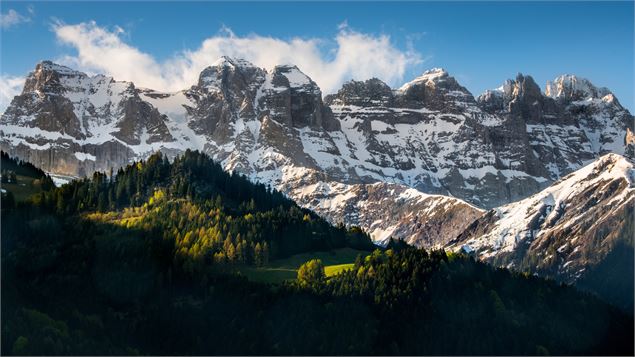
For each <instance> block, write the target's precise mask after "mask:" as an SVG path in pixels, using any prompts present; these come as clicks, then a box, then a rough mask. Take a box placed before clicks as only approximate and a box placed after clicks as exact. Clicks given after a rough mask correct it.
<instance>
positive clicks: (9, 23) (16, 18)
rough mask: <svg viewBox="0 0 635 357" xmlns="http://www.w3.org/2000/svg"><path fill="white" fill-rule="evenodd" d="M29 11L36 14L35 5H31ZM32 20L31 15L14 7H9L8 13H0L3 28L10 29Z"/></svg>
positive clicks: (0, 24)
mask: <svg viewBox="0 0 635 357" xmlns="http://www.w3.org/2000/svg"><path fill="white" fill-rule="evenodd" d="M28 12H29V14H30V15H33V14H34V10H33V7H31V6H29V7H28ZM30 21H31V17H30V16H24V15H22V14H20V13H19V12H17V11H15V10H13V9H9V11H7V13H5V14H2V13H0V28H2V29H8V28H11V27H13V26H17V25H19V24H21V23H25V22H30Z"/></svg>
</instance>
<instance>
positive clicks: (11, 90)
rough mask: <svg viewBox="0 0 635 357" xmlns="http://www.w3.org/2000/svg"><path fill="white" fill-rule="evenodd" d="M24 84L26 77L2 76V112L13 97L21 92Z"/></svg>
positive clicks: (0, 104) (0, 110)
mask: <svg viewBox="0 0 635 357" xmlns="http://www.w3.org/2000/svg"><path fill="white" fill-rule="evenodd" d="M23 86H24V77H14V76H7V75H1V76H0V113H4V110H5V109H6V108H7V107H8V106H9V104H10V103H11V100H12V99H13V97H14V96H16V95H18V94H19V93H20V91H21V90H22V87H23Z"/></svg>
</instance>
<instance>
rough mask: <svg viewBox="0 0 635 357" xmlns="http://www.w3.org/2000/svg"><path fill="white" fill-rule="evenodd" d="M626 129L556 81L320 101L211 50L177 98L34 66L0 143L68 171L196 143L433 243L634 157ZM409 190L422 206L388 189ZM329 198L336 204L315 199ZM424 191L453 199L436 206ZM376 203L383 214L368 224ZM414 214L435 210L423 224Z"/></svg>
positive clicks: (350, 90)
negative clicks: (485, 215)
mask: <svg viewBox="0 0 635 357" xmlns="http://www.w3.org/2000/svg"><path fill="white" fill-rule="evenodd" d="M571 83H575V85H574V84H571ZM579 83H583V84H584V85H580V84H579ZM632 125H633V116H631V115H630V113H628V112H627V111H626V110H624V109H623V108H622V107H621V105H620V104H619V102H618V101H617V99H615V98H614V96H613V95H612V94H610V92H609V91H608V90H605V89H597V88H595V87H593V86H592V85H591V84H590V83H588V81H583V80H579V79H576V78H575V77H571V76H563V77H559V78H558V79H556V80H555V81H554V83H552V84H549V86H548V87H547V90H546V94H542V92H541V91H540V88H539V87H538V86H537V85H536V84H535V83H534V82H533V80H532V79H531V77H528V76H522V75H519V76H518V77H517V78H516V79H515V80H509V81H507V82H505V84H504V85H503V86H502V87H501V88H500V89H498V90H494V91H488V92H486V93H485V94H483V95H481V96H479V97H478V98H476V99H475V98H474V97H473V96H472V94H470V93H469V92H468V91H467V90H466V89H465V88H464V87H462V86H461V85H460V84H459V83H458V82H457V81H456V79H454V78H453V77H452V76H450V75H449V74H448V73H447V72H446V71H445V70H442V69H433V70H430V71H427V72H425V73H424V74H422V75H421V76H420V77H418V78H416V79H414V80H413V81H411V82H409V83H406V84H405V85H403V86H402V87H401V88H399V89H391V88H390V87H389V86H387V85H386V84H385V83H383V82H381V81H380V80H378V79H370V80H367V81H363V82H357V81H351V82H349V83H346V84H345V85H344V86H343V87H342V89H341V90H340V91H338V93H336V94H333V95H330V96H326V97H325V98H324V99H323V97H322V93H321V91H320V89H319V87H318V86H317V85H316V84H315V82H313V81H312V80H311V79H310V78H308V77H307V76H306V75H304V74H303V73H302V72H301V70H300V69H298V68H297V67H295V66H291V65H282V66H277V67H275V68H273V69H272V70H269V71H268V70H264V69H261V68H258V67H256V66H254V65H252V64H251V63H249V62H246V61H243V60H238V59H232V58H227V57H223V58H221V59H220V60H218V61H217V62H215V63H214V64H212V65H211V66H210V67H208V68H206V69H205V70H203V71H202V72H201V74H200V77H199V80H198V82H197V83H195V84H194V85H193V86H192V87H190V88H189V89H185V90H183V91H180V92H176V93H162V92H158V91H155V90H152V89H144V88H137V87H135V86H134V84H132V83H128V82H119V81H115V80H114V79H112V78H109V77H104V76H94V77H90V76H87V75H85V74H83V73H80V72H77V71H73V70H71V69H69V68H66V67H62V66H58V65H55V64H53V63H51V62H42V63H41V64H39V65H38V66H37V67H36V69H35V71H34V72H32V73H31V74H30V76H29V77H28V79H27V82H26V84H25V88H24V90H23V92H22V94H21V95H19V96H17V97H15V99H14V100H13V102H12V103H11V105H10V107H9V108H8V109H7V110H6V111H5V113H4V114H3V115H2V117H1V118H0V131H1V134H2V138H1V140H0V147H1V148H2V149H3V150H5V151H8V152H9V153H11V154H13V155H16V156H18V157H20V158H22V159H25V160H28V161H31V162H33V163H34V164H36V165H39V166H41V167H42V168H44V169H45V170H47V171H50V172H54V173H58V174H67V175H75V176H82V175H87V174H90V173H91V172H93V171H95V170H108V169H109V168H110V167H118V166H121V165H124V164H127V163H129V162H130V161H133V160H137V159H141V158H144V157H146V156H148V155H149V154H150V153H151V152H153V151H157V150H161V151H163V152H165V153H167V154H169V155H175V154H177V153H179V152H182V151H184V150H186V149H188V148H189V149H197V150H201V151H204V152H206V153H208V154H209V155H210V156H212V157H213V158H214V159H216V160H218V161H219V162H222V164H223V165H224V167H225V168H226V169H227V170H237V171H239V172H242V173H244V174H245V175H248V176H249V177H251V178H252V179H253V180H257V181H261V182H265V183H268V184H271V185H272V186H274V187H276V188H278V189H280V190H282V191H283V192H285V193H287V194H288V195H289V196H290V197H292V198H293V199H296V200H297V201H298V202H300V203H301V204H303V205H304V206H305V207H308V208H311V209H314V210H316V211H318V212H320V213H321V214H322V215H324V216H325V217H327V218H328V219H330V220H331V221H333V222H338V221H341V220H344V221H345V223H348V224H359V225H361V226H362V227H363V228H365V229H368V230H370V231H373V232H376V234H374V238H375V239H376V240H378V241H382V240H384V239H385V238H386V237H387V236H388V235H390V234H392V235H394V236H395V237H398V238H404V239H406V240H408V241H411V242H413V243H415V244H418V245H421V246H439V245H442V243H444V242H446V241H447V240H449V239H451V238H454V236H455V235H456V234H458V233H457V232H459V231H462V228H464V227H463V225H465V224H466V222H465V220H466V219H467V218H465V217H470V219H471V218H472V217H474V218H475V217H477V216H478V215H480V214H481V213H480V212H481V211H480V210H479V209H478V208H476V207H481V208H491V207H495V206H498V205H501V204H506V203H509V202H512V201H514V200H518V199H522V198H525V197H527V196H529V195H531V194H533V193H535V192H538V191H539V190H540V189H542V188H544V187H547V186H548V185H549V184H550V183H552V182H554V181H555V180H557V179H559V178H560V177H562V176H564V175H566V174H567V173H569V172H572V171H573V170H576V169H578V168H580V167H582V166H583V165H584V164H586V163H588V162H590V161H592V160H593V159H594V158H596V157H598V156H599V155H601V154H604V153H606V152H616V153H619V154H622V153H627V154H628V153H629V152H630V151H633V150H632V146H628V144H629V143H632V142H633V139H632V138H633V135H632V128H631V127H632ZM629 138H630V139H629ZM629 150H630V151H629ZM311 187H312V188H314V189H315V192H309V191H310V188H311ZM326 187H329V190H330V191H329V192H330V193H328V194H327V193H325V191H323V190H322V191H321V190H320V189H319V188H326ZM411 188H413V189H415V190H418V191H419V192H421V193H422V194H423V193H425V194H427V195H429V196H430V197H428V196H426V198H425V199H421V197H419V196H417V195H406V196H407V197H406V196H401V193H403V192H413V191H408V190H409V189H411ZM337 192H340V193H341V192H344V193H345V194H344V196H341V195H340V194H337V195H340V196H338V197H340V198H339V199H338V200H340V201H341V202H344V203H342V204H338V205H336V206H337V207H331V206H329V205H328V204H326V203H325V202H327V201H328V200H331V201H332V200H333V199H334V197H335V196H333V195H336V193H337ZM435 194H440V195H449V196H453V197H455V198H449V197H446V198H444V200H446V201H444V202H445V203H444V204H443V205H441V204H439V202H437V201H439V200H440V199H436V198H434V197H437V196H433V195H435ZM342 197H346V199H345V200H343V199H342ZM399 197H401V198H399ZM404 197H406V198H404ZM340 201H338V202H340ZM448 202H451V204H450V203H448ZM450 206H452V207H455V208H451V207H450ZM474 206H476V207H474ZM324 207H327V208H324ZM329 207H330V208H329ZM364 207H366V208H364ZM382 207H392V208H390V212H391V214H389V215H386V216H385V217H382V216H380V215H381V214H382V212H384V211H382V209H381V208H382ZM429 207H437V209H438V210H439V211H438V212H444V215H443V217H442V216H441V215H440V213H439V214H437V215H436V216H435V214H434V213H430V214H428V213H425V214H423V215H422V214H421V212H424V211H426V209H428V208H429ZM440 207H443V208H440ZM364 210H365V211H364ZM358 212H359V213H358ZM448 212H449V213H448ZM452 212H461V214H460V215H459V214H456V215H453V214H452ZM433 216H434V217H437V218H436V220H432V217H433ZM459 216H463V217H459ZM417 217H418V218H417ZM377 220H382V222H383V223H381V224H379V223H376V221H377ZM435 222H436V223H435ZM467 223H469V222H467ZM448 227H451V228H448ZM387 232H390V234H389V233H387ZM434 232H440V233H434Z"/></svg>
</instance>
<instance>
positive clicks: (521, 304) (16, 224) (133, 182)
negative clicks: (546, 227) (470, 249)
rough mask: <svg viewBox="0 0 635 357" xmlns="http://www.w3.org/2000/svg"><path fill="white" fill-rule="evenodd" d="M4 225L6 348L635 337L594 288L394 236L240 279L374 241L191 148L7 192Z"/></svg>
mask: <svg viewBox="0 0 635 357" xmlns="http://www.w3.org/2000/svg"><path fill="white" fill-rule="evenodd" d="M1 233H2V322H1V323H2V351H1V352H2V354H12V353H13V354H45V355H51V354H100V355H103V354H105V355H112V354H153V355H213V354H224V355H227V354H229V355H253V354H258V355H263V354H264V355H271V354H293V355H299V354H337V355H342V354H344V355H350V354H382V355H383V354H401V355H403V354H434V355H448V354H449V355H453V354H459V355H465V354H488V355H489V354H511V355H519V354H520V355H536V354H575V355H578V354H602V355H606V354H627V355H632V354H633V318H632V317H630V316H626V315H624V314H623V313H621V312H620V311H618V310H617V309H615V308H613V307H611V306H609V305H607V304H605V303H603V302H601V301H599V300H598V299H596V298H595V297H593V296H591V295H588V294H584V293H580V292H578V291H577V290H575V289H573V288H571V287H567V286H562V285H559V284H556V283H554V282H551V281H546V280H543V279H540V278H537V277H534V276H528V275H525V274H516V273H510V272H509V271H507V270H504V269H494V268H492V267H490V266H487V265H485V264H483V263H479V262H476V261H474V260H472V259H471V258H469V257H466V256H463V255H454V254H450V255H448V254H446V253H445V252H443V251H432V252H426V251H424V250H418V249H415V248H412V247H408V246H405V245H402V244H399V243H398V242H393V243H391V244H390V246H389V247H388V248H389V249H387V250H384V251H382V250H376V251H375V252H374V253H372V254H370V255H369V256H367V257H366V258H361V257H359V258H358V259H357V261H356V262H355V264H354V266H353V267H352V268H351V269H350V270H345V271H344V272H343V273H341V274H339V275H336V276H333V277H330V278H325V277H324V275H323V274H321V273H320V271H319V270H320V269H321V268H322V265H321V264H319V262H316V263H313V264H312V265H311V266H312V267H313V269H311V271H310V274H303V278H302V280H300V282H294V283H285V284H282V285H265V284H258V283H253V282H250V281H248V280H246V279H245V278H244V277H242V276H239V275H235V274H234V273H232V272H233V270H231V269H227V268H228V267H231V266H234V265H240V264H246V265H264V264H267V259H269V258H270V257H271V258H274V257H284V256H287V255H290V254H295V253H297V252H311V251H317V250H322V251H324V250H329V249H334V248H339V247H345V246H349V247H356V248H357V249H360V248H362V249H371V247H372V245H369V244H370V243H369V242H370V240H369V238H368V236H367V235H366V234H364V233H363V232H361V231H360V230H358V229H351V230H348V229H345V228H344V227H333V226H331V225H329V224H328V223H327V222H325V221H324V220H322V219H320V218H319V217H318V216H316V215H315V214H313V213H312V212H310V211H307V210H303V209H301V208H299V207H297V206H296V205H295V204H294V203H293V202H292V201H290V200H288V199H286V198H285V197H284V196H283V195H282V194H280V193H278V192H276V191H273V190H271V189H269V188H268V187H266V186H264V185H259V184H252V183H250V182H249V181H248V180H247V179H246V178H245V177H242V176H240V175H236V174H227V173H225V172H224V171H223V170H222V168H221V167H220V166H219V165H218V164H216V163H214V162H213V161H212V160H210V159H209V158H208V157H207V156H205V155H203V154H200V153H197V152H187V153H185V155H183V156H182V157H178V158H176V159H175V160H174V161H173V162H169V161H168V160H167V159H166V158H165V157H164V156H161V155H154V156H152V157H151V158H150V159H148V160H147V161H143V162H140V163H135V164H133V165H130V166H128V167H126V168H123V169H121V170H119V171H118V172H117V173H116V175H110V174H109V175H105V174H100V173H98V174H95V175H93V177H92V178H90V179H84V180H79V181H74V182H72V183H70V184H67V185H64V186H62V187H60V188H54V189H51V190H50V191H47V192H43V193H39V194H37V195H36V196H34V197H32V199H31V200H29V201H28V202H25V203H19V204H17V205H16V206H15V207H4V206H3V208H2V232H1ZM257 247H259V248H258V249H257ZM265 247H266V248H265ZM264 252H267V253H264Z"/></svg>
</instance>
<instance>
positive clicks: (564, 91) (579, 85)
mask: <svg viewBox="0 0 635 357" xmlns="http://www.w3.org/2000/svg"><path fill="white" fill-rule="evenodd" d="M545 95H546V96H547V97H550V98H553V99H562V100H585V99H602V98H604V97H606V96H609V95H610V96H611V98H612V97H613V95H612V93H611V91H609V90H608V89H607V88H604V87H596V86H595V85H593V83H591V81H589V80H588V79H586V78H580V77H577V76H575V75H573V74H565V75H562V76H559V77H557V78H556V79H554V80H553V81H548V82H547V86H546V88H545Z"/></svg>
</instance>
